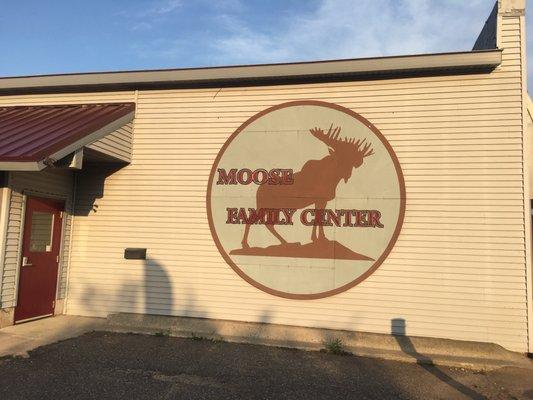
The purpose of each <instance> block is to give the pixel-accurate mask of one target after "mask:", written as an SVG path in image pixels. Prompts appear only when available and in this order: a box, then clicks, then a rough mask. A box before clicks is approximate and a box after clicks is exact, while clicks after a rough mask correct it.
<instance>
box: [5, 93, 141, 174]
mask: <svg viewBox="0 0 533 400" xmlns="http://www.w3.org/2000/svg"><path fill="white" fill-rule="evenodd" d="M134 112H135V104H134V103H113V104H111V103H110V104H77V105H53V106H15V107H0V170H2V169H18V168H17V165H20V166H22V164H25V166H26V167H24V168H21V169H26V170H40V169H42V168H44V167H45V166H46V165H48V164H50V163H53V162H54V161H57V160H59V159H60V158H62V157H65V156H66V155H67V154H70V153H72V152H74V151H76V150H78V149H80V148H82V147H83V146H85V145H87V144H89V143H92V142H94V141H96V140H98V139H100V138H102V137H103V136H105V135H107V134H108V133H111V132H113V131H114V130H116V129H118V128H120V127H121V126H123V125H125V124H127V123H129V122H130V121H131V120H132V119H133V116H134Z"/></svg>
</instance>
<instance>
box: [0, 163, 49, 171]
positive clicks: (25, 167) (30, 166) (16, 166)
mask: <svg viewBox="0 0 533 400" xmlns="http://www.w3.org/2000/svg"><path fill="white" fill-rule="evenodd" d="M43 168H44V166H43V167H41V166H40V165H39V163H38V162H37V161H0V171H40V170H42V169H43Z"/></svg>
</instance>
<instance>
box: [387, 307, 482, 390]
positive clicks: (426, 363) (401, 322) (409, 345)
mask: <svg viewBox="0 0 533 400" xmlns="http://www.w3.org/2000/svg"><path fill="white" fill-rule="evenodd" d="M406 331H407V329H406V321H405V319H403V318H394V319H392V320H391V334H392V335H394V338H395V339H396V341H397V342H398V344H399V345H400V347H401V349H402V351H403V352H404V353H405V354H407V355H409V356H411V357H413V358H414V359H415V360H416V363H417V364H418V365H420V366H421V367H422V368H423V369H425V370H426V371H427V372H429V373H430V374H431V375H433V376H434V377H436V378H437V379H439V380H441V381H442V382H444V383H446V384H447V385H449V386H451V387H453V388H454V389H455V390H457V391H459V392H461V393H462V394H464V395H465V396H468V397H469V398H471V399H475V400H478V399H486V397H485V396H483V395H482V394H480V393H478V392H476V391H475V390H473V389H470V388H469V387H467V386H465V385H463V384H462V383H460V382H457V381H456V380H455V379H453V378H452V377H451V376H450V375H448V374H446V373H445V372H443V371H441V370H440V369H439V368H438V367H436V366H435V365H434V364H433V360H432V359H431V358H430V357H428V356H425V355H423V354H420V353H418V352H417V351H416V348H415V346H414V345H413V342H411V339H409V337H408V336H406Z"/></svg>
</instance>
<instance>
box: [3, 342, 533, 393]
mask: <svg viewBox="0 0 533 400" xmlns="http://www.w3.org/2000/svg"><path fill="white" fill-rule="evenodd" d="M485 398H488V399H533V372H532V370H526V369H519V368H503V369H498V370H495V371H488V372H483V371H481V372H480V371H471V370H465V369H460V368H447V367H440V366H439V367H435V366H427V365H418V364H415V363H403V362H398V361H384V360H378V359H370V358H363V357H355V356H351V355H336V354H329V353H324V352H309V351H301V350H291V349H283V348H276V347H266V346H257V345H248V344H236V343H225V342H216V341H211V340H203V339H201V338H193V339H183V338H175V337H166V336H146V335H134V334H120V333H107V332H93V333H87V334H85V335H82V336H80V337H77V338H73V339H68V340H64V341H62V342H59V343H55V344H51V345H47V346H43V347H40V348H38V349H35V350H33V351H31V352H30V353H29V356H28V357H4V358H0V399H2V400H10V399H24V400H31V399H39V400H41V399H54V400H61V399H69V400H70V399H99V400H100V399H128V400H133V399H150V400H154V399H202V400H205V399H217V400H222V399H276V400H278V399H291V400H292V399H294V400H297V399H305V400H310V399H321V400H326V399H335V400H338V399H380V400H381V399H425V400H426V399H485Z"/></svg>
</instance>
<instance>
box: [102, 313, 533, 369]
mask: <svg viewBox="0 0 533 400" xmlns="http://www.w3.org/2000/svg"><path fill="white" fill-rule="evenodd" d="M104 329H105V330H110V331H113V332H130V333H143V334H152V335H153V334H156V335H164V336H175V337H190V338H201V339H210V340H223V341H228V342H236V343H250V344H260V345H267V346H277V347H288V348H297V349H302V350H315V351H316V350H323V349H326V348H328V347H329V348H330V349H332V348H333V347H335V349H337V350H343V351H346V352H349V353H352V354H354V355H357V356H362V357H372V358H380V359H387V360H397V361H406V362H415V363H418V364H422V365H443V366H449V367H461V368H468V369H474V370H492V369H496V368H501V367H518V368H528V369H533V360H530V359H528V358H527V357H526V356H525V355H524V354H520V353H515V352H512V351H509V350H506V349H504V348H503V347H501V346H499V345H497V344H493V343H480V342H468V341H460V340H450V339H436V338H426V337H413V336H396V335H385V334H377V333H364V332H352V331H341V330H330V329H317V328H305V327H298V326H286V325H275V324H263V323H251V322H238V321H224V320H212V319H202V318H187V317H170V316H159V315H146V314H128V313H119V314H111V315H109V316H108V324H107V325H106V326H105V328H104ZM335 343H337V344H338V345H337V346H336V345H335ZM328 344H329V345H328ZM339 345H340V346H339Z"/></svg>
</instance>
